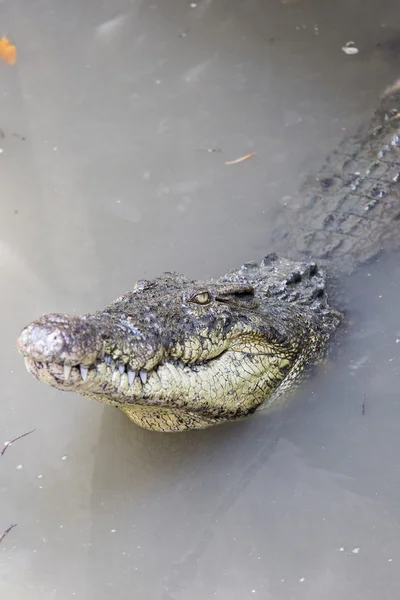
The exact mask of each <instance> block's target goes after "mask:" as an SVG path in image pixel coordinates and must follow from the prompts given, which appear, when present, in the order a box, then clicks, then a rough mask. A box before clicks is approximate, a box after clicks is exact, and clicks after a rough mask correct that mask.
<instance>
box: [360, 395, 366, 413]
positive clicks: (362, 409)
mask: <svg viewBox="0 0 400 600" xmlns="http://www.w3.org/2000/svg"><path fill="white" fill-rule="evenodd" d="M365 400H366V397H365V394H364V400H363V403H362V406H361V414H362V415H363V416H364V415H365Z"/></svg>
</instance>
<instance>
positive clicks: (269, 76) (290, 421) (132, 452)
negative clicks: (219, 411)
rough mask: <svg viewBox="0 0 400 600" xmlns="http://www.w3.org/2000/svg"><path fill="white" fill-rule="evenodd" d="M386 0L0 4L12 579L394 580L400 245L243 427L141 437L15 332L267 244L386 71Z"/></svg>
mask: <svg viewBox="0 0 400 600" xmlns="http://www.w3.org/2000/svg"><path fill="white" fill-rule="evenodd" d="M397 11H398V6H397V3H396V2H395V1H394V0H386V1H384V2H381V3H379V4H377V3H374V2H372V0H371V1H370V2H368V3H367V4H366V2H365V0H364V1H363V2H361V0H357V1H356V2H353V3H351V5H349V3H347V2H345V0H341V1H340V2H335V3H330V4H329V3H320V2H317V1H315V2H313V1H311V2H309V3H304V2H303V1H302V0H300V1H299V2H282V3H279V2H264V3H263V2H258V1H256V0H255V1H250V2H249V1H246V2H242V1H239V0H234V1H231V2H219V3H216V2H212V1H208V0H204V1H202V2H199V3H188V2H183V1H180V0H166V1H164V2H162V3H161V2H159V3H157V2H155V3H154V2H153V3H147V2H140V1H137V2H131V3H127V2H125V1H122V0H117V1H115V0H113V2H103V3H101V4H99V3H96V2H92V1H87V2H85V3H78V2H73V3H62V2H54V1H51V0H49V1H46V2H41V3H31V2H27V0H16V1H14V2H13V3H3V5H2V7H1V8H0V13H1V14H2V23H3V31H4V32H5V33H7V35H9V37H10V39H12V40H13V42H14V41H15V43H16V44H17V47H18V62H17V64H16V65H15V66H14V67H8V66H7V65H0V75H1V78H2V93H1V96H0V102H1V108H2V111H1V114H2V117H1V119H2V121H1V122H0V127H1V129H2V131H4V134H5V135H4V137H3V138H1V139H0V147H1V149H2V150H3V152H2V153H0V168H1V170H2V177H1V186H2V198H3V199H4V200H3V202H2V203H1V205H0V269H1V278H0V281H1V284H0V285H1V303H2V304H1V307H2V310H1V314H2V316H3V318H2V344H1V359H2V360H1V365H2V382H3V386H2V417H3V418H2V421H1V423H2V425H1V427H0V428H1V431H2V435H3V440H6V439H8V440H9V439H12V438H14V437H16V436H17V435H19V434H22V433H24V432H26V431H29V430H31V429H34V428H36V431H35V432H34V433H33V434H32V435H30V436H27V437H26V438H23V439H21V440H19V441H18V442H17V443H15V444H14V445H13V446H11V447H9V448H8V450H7V452H6V453H5V454H4V456H3V457H1V467H2V477H1V480H0V498H1V511H0V516H1V522H0V530H1V531H3V530H4V529H6V528H7V527H8V526H9V525H10V524H11V523H17V524H18V526H17V527H15V528H14V529H13V530H11V531H10V533H9V534H8V535H7V537H6V538H4V540H3V541H2V544H1V547H0V551H1V559H0V595H1V597H7V598H26V597H29V598H30V600H37V599H39V598H40V600H47V599H53V598H54V599H60V600H65V599H67V598H72V597H74V598H75V597H76V598H82V599H88V600H91V599H95V600H102V599H103V598H104V599H106V598H107V599H108V598H110V597H111V596H112V597H115V598H120V599H121V600H122V599H125V598H132V597H134V598H136V597H137V598H141V599H142V598H143V599H147V598H149V599H154V598H159V599H160V600H167V599H168V600H169V599H172V598H174V599H175V598H176V599H177V598H191V599H193V600H197V599H199V600H204V599H205V598H207V599H208V598H219V599H223V600H225V599H229V600H236V599H237V600H244V599H245V598H257V597H259V598H263V599H267V600H268V599H273V600H280V599H282V600H287V599H293V600H303V599H307V600H313V599H315V600H317V599H318V600H319V599H320V598H321V597H323V598H327V599H330V598H332V599H335V600H336V599H337V598H353V599H354V600H358V599H361V598H362V599H363V600H376V598H385V600H386V599H390V598H397V595H398V592H397V590H398V586H399V583H400V582H399V576H398V569H397V563H398V561H399V560H400V555H399V550H400V546H399V542H398V540H399V531H398V528H399V518H398V506H399V494H400V487H399V471H398V461H397V455H398V435H397V431H398V427H397V424H398V422H399V419H398V418H397V417H400V415H399V410H400V409H399V408H398V407H399V403H398V388H397V386H396V381H397V379H398V375H399V373H398V371H399V364H398V361H399V350H400V344H399V342H398V340H399V339H400V327H399V325H398V319H397V298H398V295H399V285H400V271H399V268H398V265H397V262H398V261H397V260H396V257H390V258H388V259H385V260H383V259H382V260H381V262H380V263H378V264H377V265H376V264H375V265H370V266H368V267H365V268H364V269H362V270H361V271H360V272H359V273H357V274H356V275H354V276H353V277H352V278H350V279H349V280H348V281H347V282H346V283H344V286H343V289H344V297H345V298H346V306H347V307H348V317H349V322H348V325H347V326H346V329H347V331H346V332H345V333H346V335H343V336H341V337H340V339H339V340H338V344H337V347H336V348H335V349H334V351H333V353H332V356H331V359H330V361H329V363H328V364H327V365H326V366H325V367H324V368H322V369H320V370H319V371H318V372H317V373H316V375H315V377H313V378H312V379H311V380H310V381H308V382H307V383H306V384H305V385H304V386H303V387H302V389H301V390H299V393H298V394H297V395H296V398H295V401H294V402H291V403H288V404H287V405H285V406H283V407H282V410H281V411H278V412H276V413H274V414H273V415H268V414H263V413H260V414H258V415H255V416H254V417H252V418H251V419H248V420H247V421H245V422H243V423H236V424H232V425H227V426H221V427H219V428H215V429H213V430H209V431H200V432H193V433H188V434H180V435H167V434H165V435H163V434H153V433H150V432H146V431H143V430H140V429H138V428H136V427H134V426H133V425H132V424H131V423H130V422H129V421H128V420H127V419H125V418H124V416H123V415H121V414H120V413H119V412H118V411H114V410H113V409H111V408H105V407H102V406H101V405H98V404H95V403H90V402H87V401H85V400H84V399H82V398H78V397H76V396H74V395H71V394H61V393H60V392H58V391H56V390H51V389H49V388H46V387H45V386H42V385H40V384H39V383H36V382H35V381H33V380H32V378H30V377H29V376H28V375H27V374H26V373H25V370H24V366H23V361H22V360H21V359H20V357H19V356H18V355H17V353H16V351H15V350H14V348H15V338H16V337H17V335H18V332H19V330H20V329H21V328H22V327H23V326H24V325H25V324H26V323H27V322H29V321H30V320H32V319H33V318H35V317H37V316H38V315H40V314H41V313H44V312H50V311H58V312H62V311H65V312H76V313H80V312H87V311H90V310H94V309H96V308H98V307H100V306H102V305H103V304H105V303H107V302H109V301H110V300H112V299H113V298H114V297H117V296H118V295H119V294H120V293H121V292H122V291H124V290H126V289H129V288H130V287H131V285H132V283H133V282H134V280H135V279H139V278H142V277H146V276H147V277H152V276H154V275H157V274H159V273H160V272H162V271H163V270H177V271H181V272H184V273H185V274H186V275H188V276H193V277H208V276H210V275H219V274H221V273H223V272H225V271H226V270H227V269H229V268H232V267H235V266H238V265H239V264H242V263H243V262H244V261H245V260H248V259H260V258H261V257H262V256H264V255H265V254H266V253H267V252H268V251H270V250H272V248H271V247H270V246H269V242H268V239H269V235H270V233H271V229H272V224H271V223H272V220H273V212H274V210H275V209H276V207H277V206H279V205H280V204H281V203H282V202H287V201H290V196H291V194H292V193H293V192H294V191H295V190H296V189H297V188H298V187H299V182H300V180H301V179H302V178H303V177H304V175H305V174H306V173H307V172H311V171H314V170H315V169H316V168H317V167H318V164H319V163H320V160H321V156H322V155H324V154H325V153H326V152H328V151H330V150H332V149H333V148H334V147H335V146H336V144H337V143H338V142H339V140H340V139H341V138H342V136H343V134H344V133H345V130H346V131H347V130H349V129H350V130H351V129H352V128H353V127H356V126H357V125H358V124H360V123H361V122H363V121H364V120H365V119H366V118H368V115H369V113H370V110H371V109H372V108H373V107H374V106H375V105H376V99H377V97H378V94H379V92H380V91H381V89H383V87H384V86H385V85H387V84H388V83H390V82H391V81H392V80H393V79H394V78H395V77H396V76H398V59H399V53H398V48H399V43H398V41H397V40H398V39H399V38H398V36H397V37H396V34H395V29H394V26H393V24H394V23H395V22H396V18H397ZM350 40H354V41H355V43H356V46H357V48H358V49H359V53H358V54H357V55H356V56H348V55H346V54H344V52H342V50H341V47H342V46H343V45H344V44H345V43H346V42H347V41H350ZM15 132H17V133H18V135H19V136H20V137H16V136H14V135H13V133H15ZM21 136H22V137H21ZM22 138H24V139H22ZM207 149H220V150H221V152H206V151H204V150H207ZM251 152H255V153H256V156H254V157H253V158H252V159H251V160H248V161H245V162H243V163H240V164H237V165H231V166H225V165H224V163H225V162H226V161H229V160H232V159H234V158H237V157H240V156H244V155H246V154H249V153H251ZM364 398H365V400H364ZM363 405H364V409H363ZM363 413H364V414H363Z"/></svg>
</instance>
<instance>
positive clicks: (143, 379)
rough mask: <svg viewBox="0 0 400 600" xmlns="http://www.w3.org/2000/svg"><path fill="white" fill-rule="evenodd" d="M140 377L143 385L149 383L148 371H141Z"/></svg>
mask: <svg viewBox="0 0 400 600" xmlns="http://www.w3.org/2000/svg"><path fill="white" fill-rule="evenodd" d="M139 377H140V379H141V380H142V383H143V385H144V384H145V383H146V381H147V371H143V370H142V371H139Z"/></svg>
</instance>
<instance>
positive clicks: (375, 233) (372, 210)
mask: <svg viewBox="0 0 400 600" xmlns="http://www.w3.org/2000/svg"><path fill="white" fill-rule="evenodd" d="M279 221H280V222H279V226H278V227H277V228H276V229H275V232H274V234H273V242H274V248H278V250H279V251H281V252H283V253H285V254H286V255H288V256H290V257H293V258H296V259H305V258H315V259H331V258H333V259H336V265H337V267H338V268H339V269H340V268H341V267H342V268H343V269H346V270H348V269H349V268H351V267H353V266H355V265H357V264H359V263H363V262H366V261H367V260H369V259H371V258H373V257H375V256H376V255H378V254H379V253H380V252H381V251H382V250H386V249H388V248H394V247H398V246H399V245H400V80H399V81H398V82H396V83H395V84H394V85H393V86H391V87H390V88H388V89H387V90H386V91H385V93H384V94H383V96H382V98H381V102H380V105H379V107H378V109H377V110H376V112H375V114H374V116H373V118H372V119H371V122H370V123H369V125H368V126H367V127H365V128H363V129H362V130H361V131H359V132H358V133H357V134H356V135H354V136H353V137H349V138H347V139H345V140H344V141H343V142H342V144H340V146H339V148H338V149H337V150H336V151H335V152H334V153H332V154H331V155H330V156H329V157H328V159H327V160H326V162H325V164H324V166H323V168H322V169H321V170H320V171H319V173H318V175H317V176H316V177H313V178H309V180H308V181H307V182H306V184H305V185H304V186H303V188H302V189H301V191H300V192H299V194H298V195H297V196H296V197H295V198H293V199H292V200H291V201H290V202H289V205H288V206H287V207H286V209H285V211H284V214H283V215H281V218H280V219H279Z"/></svg>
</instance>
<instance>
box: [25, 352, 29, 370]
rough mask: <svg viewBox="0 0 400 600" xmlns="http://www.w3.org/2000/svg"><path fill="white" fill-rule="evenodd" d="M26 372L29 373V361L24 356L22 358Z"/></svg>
mask: <svg viewBox="0 0 400 600" xmlns="http://www.w3.org/2000/svg"><path fill="white" fill-rule="evenodd" d="M24 362H25V367H26V370H27V371H29V359H28V358H27V357H26V356H25V358H24Z"/></svg>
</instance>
